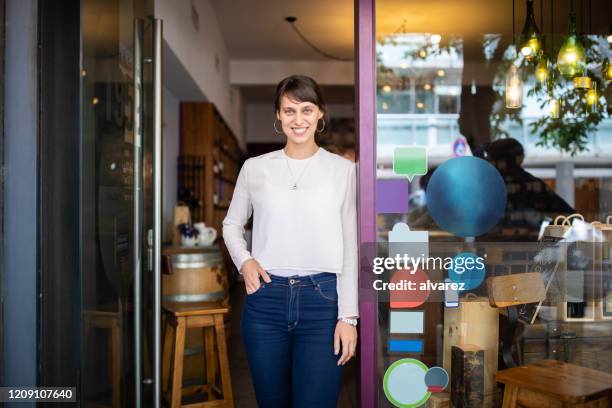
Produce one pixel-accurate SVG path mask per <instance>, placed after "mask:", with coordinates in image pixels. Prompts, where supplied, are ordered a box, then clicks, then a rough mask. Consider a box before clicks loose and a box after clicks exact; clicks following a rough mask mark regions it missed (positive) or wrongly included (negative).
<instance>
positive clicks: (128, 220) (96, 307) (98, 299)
mask: <svg viewBox="0 0 612 408" xmlns="http://www.w3.org/2000/svg"><path fill="white" fill-rule="evenodd" d="M150 3H151V2H146V1H144V2H140V1H137V0H111V1H108V0H85V1H83V3H82V18H83V40H82V53H83V68H82V89H83V100H82V115H83V116H82V123H83V132H82V138H83V143H82V157H83V160H82V170H81V191H82V195H81V213H82V218H81V233H82V237H83V239H82V248H81V260H82V265H81V266H82V269H81V270H82V292H81V302H82V308H83V319H84V325H83V328H84V333H83V334H84V336H83V343H82V350H81V353H82V354H81V355H82V359H81V361H82V363H81V364H82V396H81V397H82V402H83V405H85V406H87V405H108V406H134V405H135V395H136V388H135V387H136V382H135V333H134V317H135V315H134V310H135V303H134V302H135V299H134V265H135V261H134V243H135V242H138V241H136V239H137V238H139V239H140V242H142V243H143V245H144V244H145V243H146V239H145V237H144V230H145V228H144V227H143V231H138V232H136V233H137V234H138V236H135V227H134V225H135V224H134V222H135V212H134V211H135V210H134V208H135V200H139V198H138V197H137V196H135V193H134V175H135V170H136V169H135V161H134V157H135V145H134V103H135V101H134V98H135V90H134V75H135V71H134V20H135V18H137V17H138V16H145V15H147V14H151V13H150V12H151V4H150ZM148 26H149V28H148V29H145V37H146V33H147V30H148V33H149V34H148V35H149V37H150V35H151V34H150V33H151V29H150V24H148ZM150 47H151V41H150V39H149V40H148V42H146V43H145V44H143V54H144V55H143V57H144V56H146V55H147V53H148V56H149V57H150V49H151V48H150ZM142 81H143V89H147V86H149V87H150V83H151V81H150V68H148V71H147V70H144V71H143V74H142ZM144 109H147V110H149V111H150V110H151V107H150V104H144ZM149 120H150V115H148V116H147V115H146V114H145V116H144V121H143V125H144V127H146V126H148V124H147V121H149ZM145 146H146V144H145ZM144 156H145V160H144V161H145V163H147V159H146V158H147V157H148V156H150V155H147V154H146V153H145V154H144ZM148 163H149V168H148V170H149V173H150V159H149V160H148ZM144 167H145V168H146V165H145V166H144ZM140 171H143V170H142V169H140ZM145 174H146V172H145ZM144 182H145V184H144V190H145V191H147V192H148V190H147V189H150V177H146V176H145V177H144ZM140 200H144V201H143V208H144V210H145V211H144V212H145V214H146V211H147V210H148V209H150V207H151V203H150V202H147V200H148V201H150V200H151V198H150V196H149V195H147V196H146V197H143V198H142V199H140ZM148 219H150V218H147V217H146V215H145V226H146V222H148ZM143 254H144V255H146V248H144V247H143ZM145 260H146V259H144V258H143V261H145ZM143 263H144V265H145V266H146V262H143ZM143 275H146V276H150V275H151V274H143ZM146 284H148V282H147V283H146ZM147 289H148V288H146V285H143V292H144V291H146V290H147ZM145 299H148V298H147V297H146V296H145ZM149 311H150V305H149V304H148V303H147V302H146V301H145V302H143V313H142V315H143V321H144V322H148V321H150V315H151V313H150V312H149ZM145 325H146V324H145ZM146 327H150V324H149V325H148V326H146ZM148 330H150V329H148ZM149 333H150V332H149ZM143 337H146V336H143ZM148 338H149V339H150V334H149V336H148ZM144 350H146V352H147V353H149V355H147V356H146V358H144V359H141V364H142V367H143V371H144V372H143V375H144V376H145V377H146V376H147V375H148V378H151V374H150V367H151V364H150V361H151V355H150V353H151V350H152V349H151V347H147V346H145V347H144ZM147 370H149V371H147ZM149 395H150V389H148V390H147V389H145V390H144V395H143V401H149V402H148V403H146V404H149V405H148V406H150V403H151V401H150V397H149ZM146 404H145V405H146Z"/></svg>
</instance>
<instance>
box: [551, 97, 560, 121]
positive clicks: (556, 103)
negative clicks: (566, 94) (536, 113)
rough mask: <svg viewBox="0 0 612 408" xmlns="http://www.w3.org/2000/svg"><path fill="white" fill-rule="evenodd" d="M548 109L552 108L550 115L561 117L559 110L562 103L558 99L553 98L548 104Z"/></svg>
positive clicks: (555, 117) (554, 117) (556, 117)
mask: <svg viewBox="0 0 612 408" xmlns="http://www.w3.org/2000/svg"><path fill="white" fill-rule="evenodd" d="M548 109H549V110H550V117H551V118H553V119H558V118H559V112H560V111H561V103H560V102H559V100H558V99H554V98H553V99H551V100H550V102H549V104H548Z"/></svg>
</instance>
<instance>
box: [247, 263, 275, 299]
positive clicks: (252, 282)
mask: <svg viewBox="0 0 612 408" xmlns="http://www.w3.org/2000/svg"><path fill="white" fill-rule="evenodd" d="M241 271H242V275H243V276H244V286H245V287H246V293H247V295H250V294H252V293H255V292H257V290H258V289H259V286H260V283H259V277H260V276H261V277H262V278H263V280H264V282H266V283H270V282H272V279H270V275H268V272H266V270H265V269H264V268H262V267H261V265H260V264H259V262H257V261H256V260H255V259H249V260H248V261H246V262H245V263H243V264H242V268H241Z"/></svg>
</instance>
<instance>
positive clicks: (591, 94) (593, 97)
mask: <svg viewBox="0 0 612 408" xmlns="http://www.w3.org/2000/svg"><path fill="white" fill-rule="evenodd" d="M584 98H585V100H586V104H587V107H588V108H590V110H591V112H597V101H598V99H599V95H597V82H593V87H592V88H591V89H589V90H588V91H587V93H586V95H585V97H584Z"/></svg>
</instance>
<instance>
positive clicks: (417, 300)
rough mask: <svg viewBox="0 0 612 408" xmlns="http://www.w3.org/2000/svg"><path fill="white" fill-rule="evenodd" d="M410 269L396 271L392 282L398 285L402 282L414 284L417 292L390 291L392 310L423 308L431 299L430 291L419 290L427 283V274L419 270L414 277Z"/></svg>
mask: <svg viewBox="0 0 612 408" xmlns="http://www.w3.org/2000/svg"><path fill="white" fill-rule="evenodd" d="M410 271H411V270H410V269H402V270H399V271H396V272H395V273H394V274H393V276H392V277H391V280H390V281H391V282H393V283H397V282H400V281H402V280H406V281H411V282H414V284H415V286H416V288H417V289H415V290H392V291H390V292H391V293H390V296H389V298H390V300H391V302H390V306H391V308H392V309H404V308H415V307H419V306H421V305H422V304H423V303H425V301H426V300H427V298H429V293H430V291H429V289H425V290H421V289H418V287H419V285H420V284H421V283H425V282H427V279H429V277H428V276H427V273H425V272H423V271H422V270H420V269H417V270H416V272H415V273H414V275H413V274H412V273H410Z"/></svg>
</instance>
